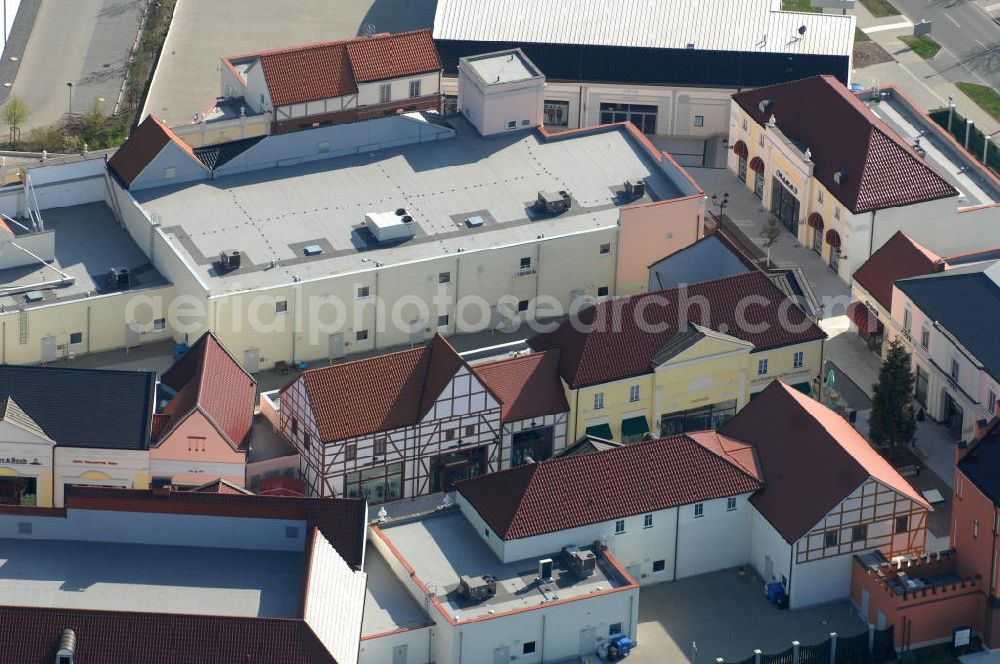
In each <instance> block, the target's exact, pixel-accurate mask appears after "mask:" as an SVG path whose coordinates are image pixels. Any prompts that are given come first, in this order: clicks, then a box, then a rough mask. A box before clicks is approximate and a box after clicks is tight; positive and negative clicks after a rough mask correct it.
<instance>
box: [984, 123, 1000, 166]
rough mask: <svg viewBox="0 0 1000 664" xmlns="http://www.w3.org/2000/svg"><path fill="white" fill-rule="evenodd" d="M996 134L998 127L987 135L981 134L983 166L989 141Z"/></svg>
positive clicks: (998, 132) (999, 132)
mask: <svg viewBox="0 0 1000 664" xmlns="http://www.w3.org/2000/svg"><path fill="white" fill-rule="evenodd" d="M997 134H1000V129H997V130H996V131H995V132H993V133H992V134H990V135H989V136H986V135H984V136H983V166H985V165H986V153H987V151H988V150H989V149H990V141H991V140H992V139H993V137H994V136H996V135H997Z"/></svg>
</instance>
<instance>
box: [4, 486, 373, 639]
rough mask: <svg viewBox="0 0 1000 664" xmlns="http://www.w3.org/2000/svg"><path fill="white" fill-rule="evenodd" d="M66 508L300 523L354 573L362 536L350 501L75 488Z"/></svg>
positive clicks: (361, 517) (359, 510) (359, 513)
mask: <svg viewBox="0 0 1000 664" xmlns="http://www.w3.org/2000/svg"><path fill="white" fill-rule="evenodd" d="M66 507H67V508H69V509H89V510H109V511H122V512H155V513H160V514H193V515H208V516H233V517H243V518H260V519H295V520H304V521H306V523H307V525H308V527H309V529H310V530H311V529H312V528H314V527H315V528H319V530H320V532H321V533H323V537H325V538H326V539H327V540H328V541H329V542H330V544H331V545H333V548H335V549H336V550H337V553H339V554H340V557H341V558H343V559H344V561H345V562H347V564H348V565H351V566H354V567H357V566H359V565H360V564H361V551H362V547H363V544H364V538H365V531H366V530H367V524H366V522H365V519H366V512H367V510H366V507H365V503H364V501H362V500H358V499H354V498H294V497H286V496H255V495H252V494H251V495H232V494H229V493H211V492H208V493H206V492H201V491H167V492H165V493H158V492H156V491H154V490H151V489H110V488H103V487H87V486H74V487H72V489H71V490H70V493H69V494H68V496H67V498H66ZM0 652H2V651H0Z"/></svg>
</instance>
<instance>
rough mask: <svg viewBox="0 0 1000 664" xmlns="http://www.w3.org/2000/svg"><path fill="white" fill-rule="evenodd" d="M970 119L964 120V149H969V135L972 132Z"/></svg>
mask: <svg viewBox="0 0 1000 664" xmlns="http://www.w3.org/2000/svg"><path fill="white" fill-rule="evenodd" d="M973 124H974V123H973V122H972V120H966V121H965V149H966V150H968V149H969V136H970V135H971V134H972V125H973Z"/></svg>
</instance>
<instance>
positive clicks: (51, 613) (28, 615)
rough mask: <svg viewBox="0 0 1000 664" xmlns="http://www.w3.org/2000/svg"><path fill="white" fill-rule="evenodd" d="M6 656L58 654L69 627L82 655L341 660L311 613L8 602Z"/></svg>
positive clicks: (168, 663)
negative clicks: (289, 615) (307, 616)
mask: <svg viewBox="0 0 1000 664" xmlns="http://www.w3.org/2000/svg"><path fill="white" fill-rule="evenodd" d="M0 625H4V628H3V629H0V660H2V661H4V662H12V663H13V662H18V663H19V664H47V663H49V662H54V661H55V653H56V650H57V649H58V647H59V639H60V637H61V636H62V634H63V630H66V629H71V630H73V632H74V634H75V635H76V648H75V651H76V652H75V661H76V662H79V664H89V663H90V662H94V663H95V664H96V663H98V662H103V663H108V664H110V663H112V662H128V663H129V664H179V663H180V662H212V664H247V663H248V662H252V663H253V664H336V662H335V660H334V658H333V656H332V655H330V653H329V651H327V649H326V648H325V647H324V646H323V644H322V642H320V640H319V639H318V638H317V637H316V635H315V634H314V633H313V631H312V629H310V627H309V625H307V624H306V622H305V621H303V620H287V619H278V618H243V617H226V616H196V615H177V614H168V613H136V612H131V611H89V610H79V609H52V608H39V607H14V606H0Z"/></svg>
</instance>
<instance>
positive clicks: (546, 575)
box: [538, 558, 553, 582]
mask: <svg viewBox="0 0 1000 664" xmlns="http://www.w3.org/2000/svg"><path fill="white" fill-rule="evenodd" d="M552 567H553V565H552V559H551V558H542V559H541V560H539V561H538V578H539V580H541V581H542V582H548V581H551V580H552Z"/></svg>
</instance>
